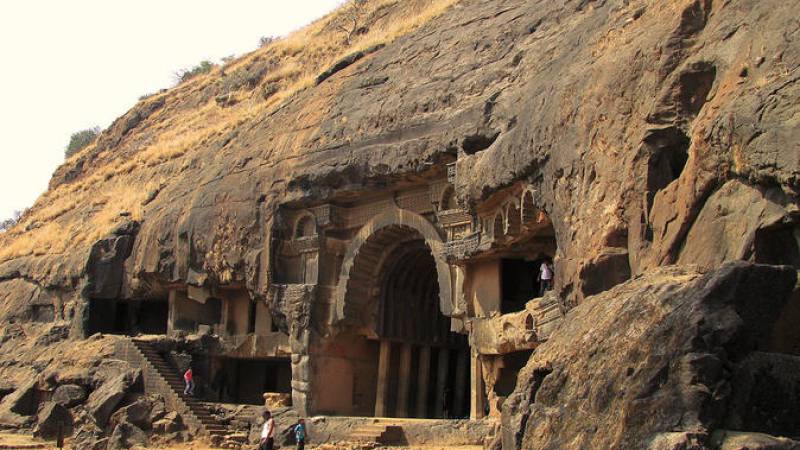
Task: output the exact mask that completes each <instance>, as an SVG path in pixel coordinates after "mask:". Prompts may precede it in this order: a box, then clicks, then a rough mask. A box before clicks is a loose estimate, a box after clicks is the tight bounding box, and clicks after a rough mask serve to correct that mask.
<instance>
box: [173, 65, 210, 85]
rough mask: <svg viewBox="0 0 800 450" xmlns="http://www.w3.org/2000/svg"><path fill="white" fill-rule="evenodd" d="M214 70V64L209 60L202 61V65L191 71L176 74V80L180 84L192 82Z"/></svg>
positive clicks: (184, 70) (181, 71)
mask: <svg viewBox="0 0 800 450" xmlns="http://www.w3.org/2000/svg"><path fill="white" fill-rule="evenodd" d="M213 68H214V63H212V62H211V61H208V60H204V61H200V63H199V64H198V65H196V66H194V67H192V68H191V69H183V70H179V71H177V72H175V80H176V81H177V82H178V83H183V82H184V81H188V80H191V79H192V78H194V77H196V76H198V75H201V74H204V73H208V72H211V69H213Z"/></svg>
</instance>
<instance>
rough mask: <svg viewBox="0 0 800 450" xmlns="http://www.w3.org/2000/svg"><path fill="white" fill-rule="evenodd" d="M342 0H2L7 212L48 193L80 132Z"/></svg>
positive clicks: (0, 85) (1, 129)
mask: <svg viewBox="0 0 800 450" xmlns="http://www.w3.org/2000/svg"><path fill="white" fill-rule="evenodd" d="M341 1H342V0H293V1H282V0H260V1H259V0H226V1H224V2H223V1H208V0H160V1H159V0H137V1H120V0H70V1H64V0H48V1H44V0H2V1H0V60H1V61H2V65H0V92H1V93H2V94H0V220H1V219H4V218H7V217H10V216H11V214H12V213H13V211H14V210H18V209H23V208H25V207H27V206H30V205H32V204H33V202H34V201H35V200H36V197H38V196H39V195H40V194H41V193H43V192H44V191H45V189H46V188H47V183H48V181H49V180H50V175H51V174H52V173H53V171H54V170H55V168H56V167H58V165H59V164H60V163H61V162H62V161H63V160H64V147H65V146H66V145H67V143H68V142H69V137H70V135H71V134H72V133H73V132H74V131H78V130H81V129H84V128H90V127H92V126H95V125H98V126H100V127H101V128H105V127H107V126H108V125H110V124H111V122H112V121H113V120H114V119H115V118H117V117H119V116H120V115H122V114H123V113H125V111H127V110H128V109H130V107H132V106H133V105H134V104H135V103H136V101H137V99H138V98H139V97H140V96H141V95H143V94H147V93H151V92H155V91H157V90H159V89H161V88H165V87H170V86H172V85H173V80H174V77H173V74H174V73H175V72H176V71H178V70H179V69H182V68H187V67H190V66H192V65H194V64H196V63H198V62H199V61H201V60H203V59H209V60H213V61H215V62H217V61H219V59H220V58H222V57H224V56H227V55H230V54H237V55H241V54H243V53H246V52H248V51H251V50H253V49H255V48H256V47H257V46H258V40H259V38H260V37H261V36H279V35H285V34H286V33H288V32H290V31H293V30H295V29H297V28H300V27H301V26H303V25H305V24H307V23H309V22H311V21H312V20H314V19H315V18H317V17H320V16H322V15H324V14H325V13H327V12H328V11H330V10H332V9H333V8H334V7H336V6H337V5H338V4H340V3H341Z"/></svg>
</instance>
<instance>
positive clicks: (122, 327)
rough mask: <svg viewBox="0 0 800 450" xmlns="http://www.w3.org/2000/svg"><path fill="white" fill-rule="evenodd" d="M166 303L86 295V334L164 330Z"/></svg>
mask: <svg viewBox="0 0 800 450" xmlns="http://www.w3.org/2000/svg"><path fill="white" fill-rule="evenodd" d="M168 319H169V303H168V302H167V300H166V299H147V300H131V301H118V300H104V299H90V300H89V312H88V320H87V324H86V334H87V335H92V334H95V333H106V334H120V335H127V336H136V335H139V334H166V333H167V322H168Z"/></svg>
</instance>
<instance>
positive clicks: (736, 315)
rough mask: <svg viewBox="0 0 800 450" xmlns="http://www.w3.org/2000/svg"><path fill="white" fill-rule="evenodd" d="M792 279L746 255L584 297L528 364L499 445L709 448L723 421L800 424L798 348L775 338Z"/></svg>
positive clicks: (771, 429) (782, 426)
mask: <svg viewBox="0 0 800 450" xmlns="http://www.w3.org/2000/svg"><path fill="white" fill-rule="evenodd" d="M796 279H797V274H796V272H795V270H794V269H792V268H789V267H775V266H761V265H749V264H747V263H742V262H739V263H729V264H727V265H725V266H723V267H722V268H720V269H718V270H716V271H713V272H710V273H708V274H705V275H700V274H698V273H697V272H694V271H692V270H691V269H682V268H677V267H668V268H662V269H657V270H654V271H651V272H650V273H648V274H647V275H645V276H642V277H638V278H636V279H634V280H632V281H630V282H628V283H625V284H623V285H620V286H618V287H616V288H614V289H612V290H610V291H608V292H605V293H603V294H600V295H597V296H594V297H591V298H590V299H587V301H586V302H584V303H582V304H581V305H579V306H578V307H576V308H574V309H573V310H572V311H570V313H569V314H568V315H567V317H566V320H565V321H564V324H563V325H562V327H561V328H560V329H559V330H557V331H556V332H555V333H554V334H553V335H552V336H551V337H550V340H549V341H547V342H546V343H545V344H543V345H542V346H540V347H539V348H537V349H536V351H535V352H534V354H533V356H532V357H531V359H530V361H529V362H528V364H527V366H526V367H525V368H524V369H523V370H522V372H521V373H520V377H519V381H518V384H517V388H516V390H515V392H514V393H513V394H512V395H511V396H510V397H509V399H508V401H507V402H506V403H505V405H504V407H503V408H504V411H503V413H504V414H503V448H504V449H519V448H526V449H534V448H535V449H609V448H620V449H623V448H624V449H633V448H659V449H660V448H664V449H672V448H707V447H704V445H706V444H710V441H709V438H710V435H711V433H712V431H714V430H716V429H733V430H738V431H751V432H752V431H755V432H764V433H768V434H777V435H787V434H788V435H789V436H792V435H794V434H796V432H797V430H798V429H800V428H799V426H800V423H798V416H797V414H796V413H797V407H796V406H792V405H793V404H794V402H796V401H797V400H798V392H797V380H796V378H797V377H796V373H795V372H794V368H795V367H796V366H797V364H798V363H799V362H800V358H798V357H796V356H789V355H783V354H776V353H771V352H772V351H773V350H774V349H773V348H772V347H771V344H770V342H771V336H772V334H773V333H774V328H773V326H774V323H775V321H776V320H777V317H778V316H779V315H780V314H781V312H782V311H783V309H784V307H785V306H786V305H787V303H788V302H789V301H790V300H791V293H792V290H793V289H794V286H795V282H796ZM745 417H746V418H745ZM666 442H672V445H675V447H673V446H667V445H666ZM679 443H683V444H684V445H685V446H684V447H680V446H678V444H679ZM662 445H664V446H662ZM689 445H696V446H695V447H691V446H689Z"/></svg>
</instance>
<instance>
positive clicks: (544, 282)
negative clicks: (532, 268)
mask: <svg viewBox="0 0 800 450" xmlns="http://www.w3.org/2000/svg"><path fill="white" fill-rule="evenodd" d="M538 279H539V297H543V296H544V293H545V292H547V291H549V290H550V289H553V268H552V266H550V263H548V262H547V261H546V260H545V261H542V264H541V265H540V266H539V277H538Z"/></svg>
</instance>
